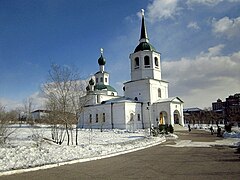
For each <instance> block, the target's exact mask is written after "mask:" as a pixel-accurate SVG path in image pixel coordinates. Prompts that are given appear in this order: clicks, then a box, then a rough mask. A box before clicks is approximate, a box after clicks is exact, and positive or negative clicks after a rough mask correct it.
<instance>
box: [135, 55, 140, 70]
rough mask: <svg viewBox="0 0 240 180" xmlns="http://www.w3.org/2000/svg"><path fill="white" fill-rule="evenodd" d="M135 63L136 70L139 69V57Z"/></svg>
mask: <svg viewBox="0 0 240 180" xmlns="http://www.w3.org/2000/svg"><path fill="white" fill-rule="evenodd" d="M134 63H135V65H134V68H135V69H137V68H139V57H136V58H135V59H134Z"/></svg>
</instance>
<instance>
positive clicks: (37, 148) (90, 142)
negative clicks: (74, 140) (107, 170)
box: [0, 126, 166, 176]
mask: <svg viewBox="0 0 240 180" xmlns="http://www.w3.org/2000/svg"><path fill="white" fill-rule="evenodd" d="M36 136H38V137H42V138H43V137H44V138H48V139H50V137H51V133H50V128H48V127H41V128H39V127H37V128H36V127H35V128H33V127H32V128H30V127H28V128H27V127H25V126H24V127H18V128H17V129H16V131H15V133H14V134H12V135H11V137H10V141H9V142H8V144H7V145H6V146H4V147H0V172H2V173H0V176H1V175H3V174H6V173H7V174H9V172H5V173H4V171H9V170H16V169H24V168H31V167H38V166H44V165H49V164H55V165H60V164H65V163H66V162H71V161H73V160H76V161H79V160H84V161H87V160H93V159H100V158H102V157H109V156H112V155H117V154H123V153H126V152H131V151H136V150H139V149H143V148H145V147H150V146H153V145H157V144H160V143H161V142H164V141H166V138H165V137H164V136H159V137H149V133H148V131H145V130H139V131H136V132H127V131H124V130H116V129H115V130H104V132H100V130H92V131H91V130H88V129H83V130H80V131H79V139H78V142H79V145H77V146H76V145H71V146H67V145H66V144H63V145H57V144H54V143H49V142H48V141H42V142H41V143H39V141H38V140H37V139H36ZM48 167H52V166H48ZM43 168H45V167H43ZM20 171H21V170H20ZM16 172H19V171H12V173H16ZM10 174H11V172H10Z"/></svg>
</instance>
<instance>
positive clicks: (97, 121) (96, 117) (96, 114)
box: [96, 114, 98, 123]
mask: <svg viewBox="0 0 240 180" xmlns="http://www.w3.org/2000/svg"><path fill="white" fill-rule="evenodd" d="M96 123H98V114H96Z"/></svg>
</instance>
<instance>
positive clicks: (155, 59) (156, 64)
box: [154, 57, 159, 67]
mask: <svg viewBox="0 0 240 180" xmlns="http://www.w3.org/2000/svg"><path fill="white" fill-rule="evenodd" d="M154 62H155V66H156V67H159V62H158V58H157V57H155V58H154Z"/></svg>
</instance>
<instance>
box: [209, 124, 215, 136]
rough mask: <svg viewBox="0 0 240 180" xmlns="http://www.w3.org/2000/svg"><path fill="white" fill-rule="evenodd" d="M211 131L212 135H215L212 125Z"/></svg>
mask: <svg viewBox="0 0 240 180" xmlns="http://www.w3.org/2000/svg"><path fill="white" fill-rule="evenodd" d="M210 131H211V135H213V132H214V130H213V127H212V126H211V127H210Z"/></svg>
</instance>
